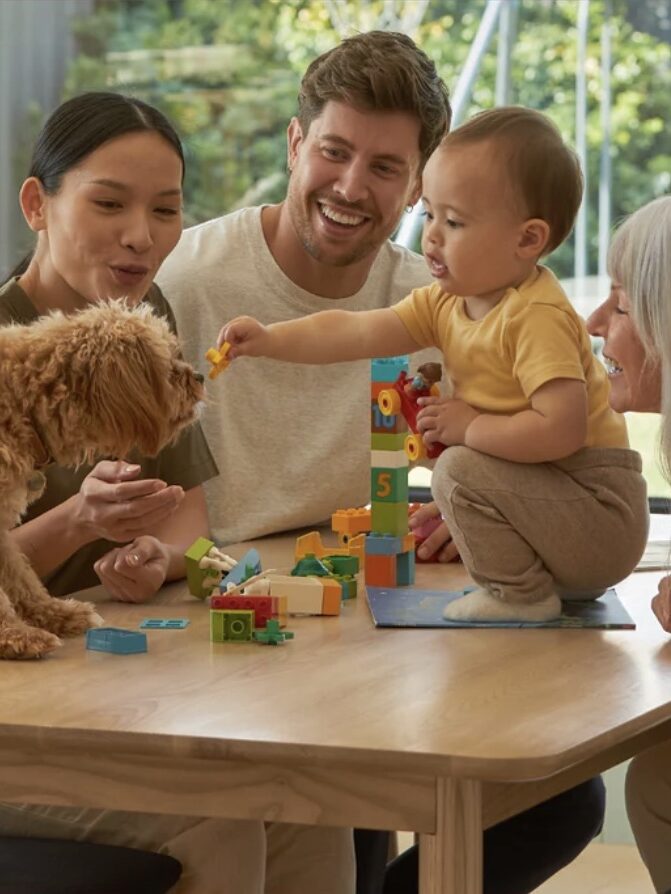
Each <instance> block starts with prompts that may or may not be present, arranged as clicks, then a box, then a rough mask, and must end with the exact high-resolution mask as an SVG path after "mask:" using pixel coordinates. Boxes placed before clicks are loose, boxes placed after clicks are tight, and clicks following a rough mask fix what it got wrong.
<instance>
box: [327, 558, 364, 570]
mask: <svg viewBox="0 0 671 894" xmlns="http://www.w3.org/2000/svg"><path fill="white" fill-rule="evenodd" d="M324 558H325V559H326V560H328V561H329V562H330V563H331V566H332V568H333V573H334V574H358V572H359V557H358V556H324Z"/></svg>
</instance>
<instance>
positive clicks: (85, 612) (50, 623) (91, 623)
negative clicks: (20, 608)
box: [40, 599, 104, 636]
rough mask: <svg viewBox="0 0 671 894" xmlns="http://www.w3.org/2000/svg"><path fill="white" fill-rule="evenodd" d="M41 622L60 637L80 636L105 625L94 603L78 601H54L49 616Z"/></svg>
mask: <svg viewBox="0 0 671 894" xmlns="http://www.w3.org/2000/svg"><path fill="white" fill-rule="evenodd" d="M40 621H41V626H42V627H45V628H46V629H47V630H50V631H51V632H52V633H55V634H57V635H58V636H79V635H80V634H81V633H86V631H87V630H89V629H90V628H91V627H101V626H102V624H103V623H104V621H103V619H102V618H101V617H100V615H99V614H98V612H97V611H96V609H95V606H94V605H93V603H92V602H80V601H79V600H78V599H53V600H52V601H51V605H50V606H49V613H48V616H46V617H45V616H43V617H42V618H41V619H40Z"/></svg>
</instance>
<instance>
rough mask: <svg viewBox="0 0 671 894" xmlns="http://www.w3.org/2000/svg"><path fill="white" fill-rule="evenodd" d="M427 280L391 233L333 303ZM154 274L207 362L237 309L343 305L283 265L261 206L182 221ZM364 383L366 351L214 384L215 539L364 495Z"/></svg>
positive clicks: (259, 368)
mask: <svg viewBox="0 0 671 894" xmlns="http://www.w3.org/2000/svg"><path fill="white" fill-rule="evenodd" d="M333 275H334V276H337V275H338V270H337V268H335V267H334V268H333ZM430 281H431V277H430V275H429V272H428V269H427V267H426V264H425V263H424V260H423V259H422V258H421V256H420V255H417V254H415V253H413V252H410V251H408V250H407V249H404V248H401V247H400V246H397V245H393V244H392V243H390V242H388V243H385V245H383V246H382V248H381V250H380V252H379V254H378V256H377V258H376V260H375V262H374V263H373V266H372V269H371V271H370V274H369V276H368V279H367V281H366V284H365V285H364V287H363V288H362V289H360V290H359V291H358V292H357V293H356V294H354V295H351V296H349V297H347V298H340V299H337V307H338V308H341V309H343V310H369V309H372V308H376V307H385V306H387V305H389V304H391V303H395V302H396V301H399V300H400V299H401V298H403V296H404V295H406V294H407V293H408V292H409V291H411V289H413V288H415V287H417V286H421V285H424V284H426V283H428V282H430ZM158 284H159V285H160V287H161V289H162V290H163V292H164V294H165V297H166V298H167V299H168V301H169V302H170V304H171V306H172V308H173V310H174V312H175V317H176V319H177V327H178V331H179V335H180V339H181V342H182V345H183V348H184V354H185V356H186V359H187V360H189V361H190V362H191V363H193V364H194V366H195V367H196V368H197V369H200V370H203V371H207V370H209V366H208V364H207V362H206V361H205V357H204V355H205V352H206V351H207V349H208V348H210V347H214V346H215V344H216V338H217V334H218V332H219V330H220V328H221V327H222V326H223V325H224V323H226V322H228V321H229V320H231V319H232V318H233V317H236V316H239V315H240V314H249V315H250V316H253V317H256V318H257V319H259V320H260V321H261V322H262V323H274V322H277V321H279V320H288V319H293V318H295V317H299V316H303V315H305V314H309V313H313V312H315V311H318V310H326V309H331V308H333V307H334V306H336V300H334V299H331V298H322V297H320V296H318V295H312V294H311V293H310V292H306V291H304V290H303V289H301V288H299V287H298V286H296V285H295V284H294V283H293V282H292V281H291V280H290V279H289V278H288V277H287V276H286V275H285V274H284V273H283V272H282V270H281V269H280V267H279V266H278V265H277V263H276V261H275V259H274V258H273V256H272V254H271V253H270V250H269V249H268V246H267V244H266V241H265V239H264V236H263V231H262V228H261V208H260V207H257V208H244V209H242V210H240V211H235V212H233V213H231V214H227V215H225V216H224V217H220V218H217V219H216V220H212V221H208V222H207V223H203V224H200V225H198V226H195V227H192V228H191V229H188V230H186V231H185V232H184V234H183V235H182V238H181V240H180V242H179V244H178V245H177V248H176V249H175V250H174V251H173V252H172V254H171V255H170V256H169V258H168V259H167V260H166V262H165V264H164V265H163V267H162V269H161V271H160V274H159V277H158ZM369 383H370V362H369V361H367V360H363V361H355V362H350V363H338V364H332V365H329V366H312V365H305V364H292V363H282V362H279V361H276V360H267V359H265V358H264V359H260V358H253V359H252V358H247V357H244V358H241V359H239V360H236V361H235V362H234V363H233V364H231V366H229V367H228V369H227V370H225V372H223V373H222V374H220V376H219V377H218V378H217V379H215V380H214V381H213V382H211V383H210V384H209V387H208V404H207V406H206V409H205V412H204V414H203V417H202V425H203V429H204V431H205V435H206V437H207V440H208V443H209V445H210V449H211V450H212V453H213V454H214V457H215V460H216V462H217V465H218V466H219V472H220V477H219V478H214V479H212V480H211V481H208V482H206V484H205V491H206V495H207V500H208V507H209V512H210V524H211V528H212V533H213V535H214V537H215V538H217V539H218V540H219V541H220V542H222V543H232V542H236V541H241V540H249V539H251V538H254V537H261V536H264V535H266V534H271V533H274V532H276V531H286V530H290V529H292V528H296V527H303V526H308V525H313V524H317V523H318V522H321V521H324V520H325V519H328V518H329V517H330V515H331V513H332V512H334V511H335V510H336V509H344V508H349V507H354V506H361V505H364V504H365V503H367V502H368V501H369V491H370V484H369V477H370V384H369Z"/></svg>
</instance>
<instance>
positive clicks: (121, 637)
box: [86, 627, 147, 655]
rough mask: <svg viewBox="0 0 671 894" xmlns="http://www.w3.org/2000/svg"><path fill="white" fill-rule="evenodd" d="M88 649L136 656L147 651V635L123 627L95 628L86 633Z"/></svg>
mask: <svg viewBox="0 0 671 894" xmlns="http://www.w3.org/2000/svg"><path fill="white" fill-rule="evenodd" d="M86 648H87V649H90V650H91V651H92V652H111V653H113V654H114V655H135V654H137V653H139V652H146V651H147V634H146V633H138V632H137V630H124V629H123V628H122V627H94V628H92V629H91V630H87V631H86Z"/></svg>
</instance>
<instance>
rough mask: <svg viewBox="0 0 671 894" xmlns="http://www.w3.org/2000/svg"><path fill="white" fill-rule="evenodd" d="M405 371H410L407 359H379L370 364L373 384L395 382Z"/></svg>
mask: <svg viewBox="0 0 671 894" xmlns="http://www.w3.org/2000/svg"><path fill="white" fill-rule="evenodd" d="M403 370H405V371H406V372H407V371H408V358H407V357H377V358H376V359H375V360H371V362H370V377H371V381H372V382H395V381H396V379H397V378H398V377H399V374H400V373H401V372H402V371H403Z"/></svg>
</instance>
